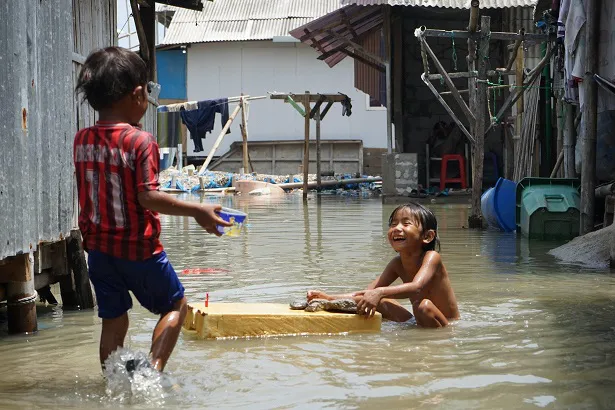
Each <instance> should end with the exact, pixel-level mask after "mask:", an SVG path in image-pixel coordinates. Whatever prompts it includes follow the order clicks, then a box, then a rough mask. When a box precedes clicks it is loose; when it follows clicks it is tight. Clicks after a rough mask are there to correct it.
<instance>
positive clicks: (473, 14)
mask: <svg viewBox="0 0 615 410" xmlns="http://www.w3.org/2000/svg"><path fill="white" fill-rule="evenodd" d="M470 5H471V9H470V22H469V24H468V32H469V33H475V32H476V28H477V26H478V12H479V2H478V0H472V2H471V3H470ZM466 59H467V62H468V73H473V72H474V71H476V41H474V39H473V38H472V37H471V36H469V37H468V56H467V57H466ZM468 92H469V95H468V105H469V108H470V110H471V111H472V112H473V113H476V77H474V76H473V75H470V76H469V77H468ZM475 118H476V116H475ZM470 134H471V135H476V121H474V123H470ZM474 145H475V142H474V141H472V144H471V149H470V152H471V154H470V156H468V155H467V152H466V156H465V157H466V164H467V163H468V162H470V163H471V166H472V169H474V148H473V147H474ZM466 168H467V167H466ZM466 178H468V179H469V178H471V174H470V173H469V172H467V173H466Z"/></svg>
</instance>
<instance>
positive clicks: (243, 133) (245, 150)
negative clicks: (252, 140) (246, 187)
mask: <svg viewBox="0 0 615 410" xmlns="http://www.w3.org/2000/svg"><path fill="white" fill-rule="evenodd" d="M240 105H241V138H242V140H243V147H242V148H243V169H244V172H245V173H246V174H247V173H248V172H249V168H248V167H249V163H248V120H247V116H246V100H245V99H244V98H243V97H241V102H240Z"/></svg>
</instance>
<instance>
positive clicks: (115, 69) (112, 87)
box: [75, 47, 148, 111]
mask: <svg viewBox="0 0 615 410" xmlns="http://www.w3.org/2000/svg"><path fill="white" fill-rule="evenodd" d="M147 75H148V71H147V65H146V64H145V62H144V61H143V59H142V58H141V57H139V55H138V54H137V53H134V52H132V51H130V50H127V49H125V48H121V47H107V48H104V49H100V50H96V51H94V52H92V53H91V54H90V55H89V56H88V58H87V59H86V60H85V63H84V64H83V66H82V67H81V71H80V72H79V78H78V80H77V87H76V88H75V92H77V93H79V92H83V100H84V101H86V100H87V101H88V102H89V103H90V105H91V106H92V108H94V109H95V110H96V111H100V110H102V109H105V108H109V107H110V106H112V105H113V104H114V103H115V102H117V101H119V100H121V99H122V98H124V96H126V95H127V94H130V93H131V92H132V91H133V90H134V89H135V88H136V87H138V86H140V85H141V86H145V85H146V84H147Z"/></svg>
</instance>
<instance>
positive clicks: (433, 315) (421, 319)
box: [413, 299, 448, 327]
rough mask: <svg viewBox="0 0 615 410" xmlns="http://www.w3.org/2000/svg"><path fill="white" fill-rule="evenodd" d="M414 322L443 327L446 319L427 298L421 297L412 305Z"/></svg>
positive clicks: (425, 325)
mask: <svg viewBox="0 0 615 410" xmlns="http://www.w3.org/2000/svg"><path fill="white" fill-rule="evenodd" d="M413 309H414V316H416V324H417V325H419V326H422V327H444V326H446V325H448V319H447V318H446V316H444V314H443V313H442V312H440V309H438V308H437V307H436V305H434V304H433V302H432V301H431V300H429V299H423V300H421V301H420V302H419V303H416V304H415V305H414V306H413Z"/></svg>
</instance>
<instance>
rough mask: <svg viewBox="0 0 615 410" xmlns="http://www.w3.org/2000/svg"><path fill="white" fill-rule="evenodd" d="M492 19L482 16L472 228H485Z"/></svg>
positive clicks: (469, 221)
mask: <svg viewBox="0 0 615 410" xmlns="http://www.w3.org/2000/svg"><path fill="white" fill-rule="evenodd" d="M490 32H491V17H489V16H481V20H480V34H481V36H480V42H479V46H478V79H477V82H476V83H477V84H476V110H475V112H476V127H475V130H476V131H475V133H474V140H475V143H474V147H473V148H474V150H473V151H474V161H473V163H472V166H473V169H472V213H471V215H470V217H469V219H468V225H469V227H470V228H479V229H481V228H482V227H483V217H482V213H481V207H480V198H481V194H482V188H483V161H484V157H485V129H486V128H487V112H486V104H487V58H486V57H488V55H485V54H488V53H489V33H490Z"/></svg>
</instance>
